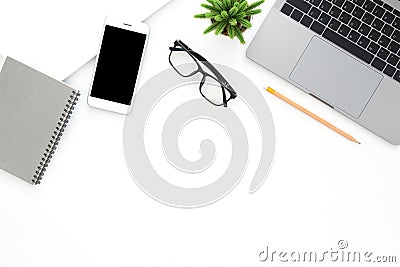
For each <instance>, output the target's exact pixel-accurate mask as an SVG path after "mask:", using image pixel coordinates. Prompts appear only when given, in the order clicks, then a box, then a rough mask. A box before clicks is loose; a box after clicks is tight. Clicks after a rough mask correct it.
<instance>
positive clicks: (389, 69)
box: [383, 65, 396, 77]
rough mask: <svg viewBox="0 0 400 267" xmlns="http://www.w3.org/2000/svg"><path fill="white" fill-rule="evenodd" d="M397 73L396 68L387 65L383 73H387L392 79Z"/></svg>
mask: <svg viewBox="0 0 400 267" xmlns="http://www.w3.org/2000/svg"><path fill="white" fill-rule="evenodd" d="M395 72H396V69H395V67H393V66H390V65H387V66H386V68H385V70H384V71H383V73H385V74H386V75H387V76H389V77H392V76H393V74H394V73H395Z"/></svg>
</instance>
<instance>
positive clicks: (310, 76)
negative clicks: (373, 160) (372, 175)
mask: <svg viewBox="0 0 400 267" xmlns="http://www.w3.org/2000/svg"><path fill="white" fill-rule="evenodd" d="M247 56H248V57H249V58H250V59H252V60H253V61H255V62H257V63H258V64H260V65H261V66H263V67H265V68H267V69H269V70H270V71H272V72H274V73H275V74H277V75H279V76H280V77H282V78H283V79H285V80H287V81H288V82H290V83H292V84H294V85H296V86H297V87H299V88H301V89H302V90H304V91H305V92H307V93H309V94H310V95H312V96H314V97H315V98H317V99H318V100H320V101H322V102H323V103H325V104H327V105H328V106H330V107H332V108H334V109H335V110H337V111H338V112H340V113H342V114H343V115H345V116H347V117H348V118H350V119H352V120H354V121H356V122H357V123H359V124H360V125H362V126H364V127H365V128H367V129H369V130H371V131H372V132H374V133H376V134H377V135H379V136H381V137H382V138H384V139H386V140H387V141H389V142H390V143H392V144H395V145H399V144H400V1H399V0H372V1H371V0H277V1H276V3H275V4H274V6H273V7H272V9H271V11H270V13H269V14H268V16H267V17H266V19H265V21H264V23H263V24H262V26H261V28H260V29H259V31H258V32H257V34H256V36H255V38H254V39H253V41H252V43H251V44H250V45H249V47H248V49H247Z"/></svg>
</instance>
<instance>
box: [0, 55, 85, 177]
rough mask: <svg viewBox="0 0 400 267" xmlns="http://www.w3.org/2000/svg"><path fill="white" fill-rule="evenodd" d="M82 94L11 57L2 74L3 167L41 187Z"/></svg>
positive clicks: (0, 144) (0, 134)
mask: <svg viewBox="0 0 400 267" xmlns="http://www.w3.org/2000/svg"><path fill="white" fill-rule="evenodd" d="M79 95H80V93H79V91H76V90H74V89H72V88H71V87H69V86H68V85H66V84H64V83H62V82H59V81H57V80H54V79H52V78H50V77H48V76H46V75H44V74H43V73H41V72H38V71H36V70H34V69H32V68H30V67H28V66H26V65H24V64H22V63H20V62H19V61H17V60H15V59H12V58H10V57H7V58H6V60H5V62H4V64H3V68H2V70H1V72H0V168H1V169H3V170H4V171H6V172H8V173H10V174H12V175H14V176H16V177H18V178H20V179H22V180H24V181H26V182H28V183H30V184H39V183H40V181H41V180H42V177H43V175H44V173H45V171H46V168H47V166H48V164H49V162H50V160H51V157H52V155H53V153H54V151H55V149H56V148H57V145H58V143H59V141H60V138H61V136H62V134H63V132H64V129H65V127H66V126H67V124H68V120H69V118H70V115H71V113H72V111H73V109H74V106H75V104H76V102H77V100H78V97H79Z"/></svg>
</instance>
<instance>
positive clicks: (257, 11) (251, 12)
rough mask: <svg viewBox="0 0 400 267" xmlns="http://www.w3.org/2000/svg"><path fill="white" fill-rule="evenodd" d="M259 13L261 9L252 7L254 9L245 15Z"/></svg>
mask: <svg viewBox="0 0 400 267" xmlns="http://www.w3.org/2000/svg"><path fill="white" fill-rule="evenodd" d="M260 13H261V9H254V10H249V11H247V12H246V15H247V17H249V16H253V15H257V14H260Z"/></svg>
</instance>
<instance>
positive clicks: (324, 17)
mask: <svg viewBox="0 0 400 267" xmlns="http://www.w3.org/2000/svg"><path fill="white" fill-rule="evenodd" d="M330 20H331V16H329V15H328V14H326V13H322V14H321V16H320V17H319V19H318V21H319V22H321V23H322V24H324V25H327V24H328V22H329V21H330Z"/></svg>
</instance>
